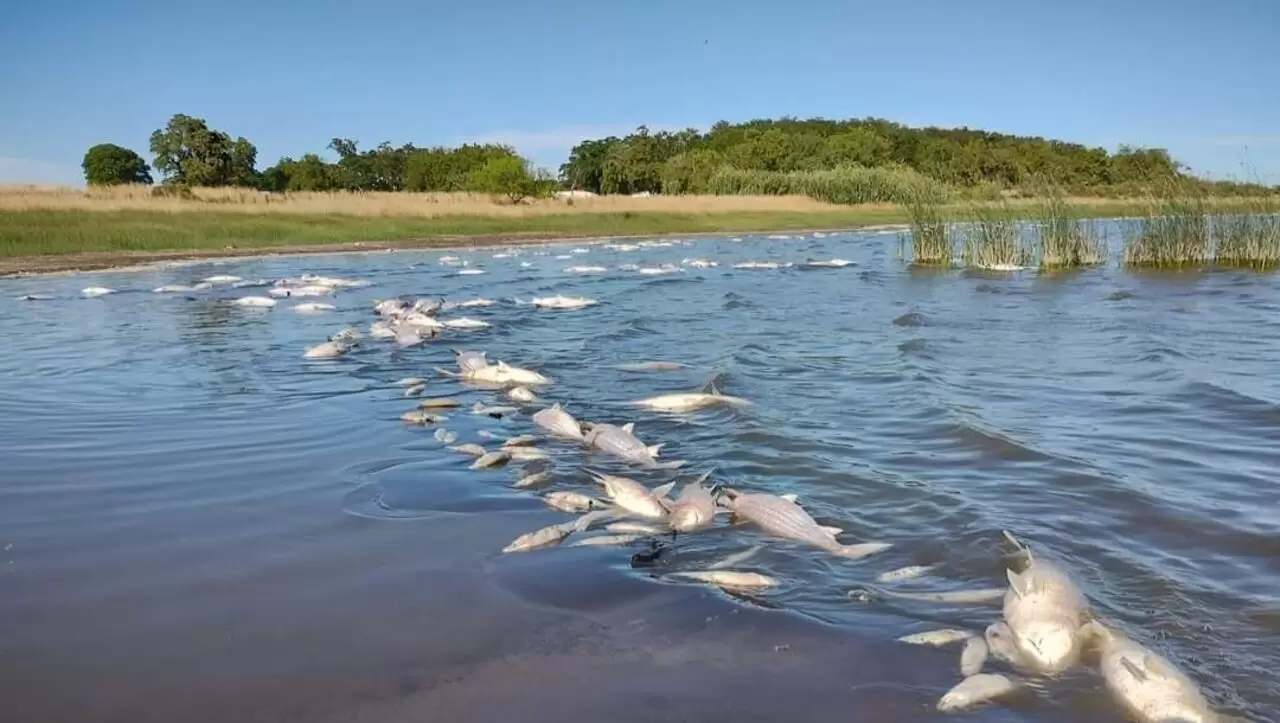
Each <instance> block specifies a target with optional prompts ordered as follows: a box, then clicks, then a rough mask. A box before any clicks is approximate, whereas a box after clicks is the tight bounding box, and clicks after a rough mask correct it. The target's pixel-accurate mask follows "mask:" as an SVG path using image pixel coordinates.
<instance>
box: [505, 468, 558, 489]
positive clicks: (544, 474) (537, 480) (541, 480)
mask: <svg viewBox="0 0 1280 723" xmlns="http://www.w3.org/2000/svg"><path fill="white" fill-rule="evenodd" d="M550 479H551V470H549V469H546V470H543V471H541V472H534V473H532V474H527V475H524V476H523V477H521V478H520V479H517V480H516V481H515V483H513V484H512V485H511V486H512V487H516V488H519V489H528V488H530V487H538V486H539V485H543V484H546V483H547V481H549V480H550Z"/></svg>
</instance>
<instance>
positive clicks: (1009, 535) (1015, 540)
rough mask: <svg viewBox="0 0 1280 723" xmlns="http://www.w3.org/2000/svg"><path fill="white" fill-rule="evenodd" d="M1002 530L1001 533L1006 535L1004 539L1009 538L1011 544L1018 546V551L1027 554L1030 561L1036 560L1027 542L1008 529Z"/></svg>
mask: <svg viewBox="0 0 1280 723" xmlns="http://www.w3.org/2000/svg"><path fill="white" fill-rule="evenodd" d="M1000 532H1001V534H1003V535H1004V539H1006V540H1008V541H1009V543H1010V544H1011V545H1013V546H1014V547H1015V548H1017V550H1018V552H1020V553H1022V554H1024V555H1026V556H1027V560H1028V561H1032V560H1034V558H1033V557H1032V556H1031V548H1030V547H1027V545H1026V543H1024V542H1022V541H1021V540H1019V539H1018V538H1016V537H1014V536H1013V533H1012V532H1009V531H1008V530H1001V531H1000Z"/></svg>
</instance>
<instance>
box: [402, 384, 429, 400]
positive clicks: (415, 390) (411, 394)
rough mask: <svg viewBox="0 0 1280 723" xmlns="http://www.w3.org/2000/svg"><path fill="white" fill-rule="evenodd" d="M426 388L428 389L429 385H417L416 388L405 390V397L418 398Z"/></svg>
mask: <svg viewBox="0 0 1280 723" xmlns="http://www.w3.org/2000/svg"><path fill="white" fill-rule="evenodd" d="M426 388H427V385H425V384H415V385H414V386H412V387H409V388H408V389H406V390H404V395H405V396H406V397H416V396H418V395H419V394H421V393H422V391H423V390H424V389H426Z"/></svg>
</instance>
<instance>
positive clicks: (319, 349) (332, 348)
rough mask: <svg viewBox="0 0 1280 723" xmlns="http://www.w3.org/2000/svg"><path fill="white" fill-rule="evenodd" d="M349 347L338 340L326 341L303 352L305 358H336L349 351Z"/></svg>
mask: <svg viewBox="0 0 1280 723" xmlns="http://www.w3.org/2000/svg"><path fill="white" fill-rule="evenodd" d="M348 349H349V347H348V346H347V345H346V344H341V343H339V342H336V341H326V342H325V343H323V344H316V345H315V346H313V347H310V348H308V349H307V350H306V351H305V352H303V353H302V356H303V358H305V359H334V358H336V357H340V356H342V355H343V354H346V353H347V350H348Z"/></svg>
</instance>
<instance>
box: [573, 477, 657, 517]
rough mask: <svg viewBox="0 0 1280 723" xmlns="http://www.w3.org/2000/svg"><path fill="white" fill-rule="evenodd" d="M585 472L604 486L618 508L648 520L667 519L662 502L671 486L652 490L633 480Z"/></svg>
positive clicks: (606, 493) (607, 494)
mask: <svg viewBox="0 0 1280 723" xmlns="http://www.w3.org/2000/svg"><path fill="white" fill-rule="evenodd" d="M584 471H585V472H586V473H587V474H589V475H591V478H592V479H594V480H595V481H596V482H599V483H600V484H601V485H603V486H604V491H605V495H606V496H607V497H608V498H609V500H610V501H611V502H613V504H615V505H617V506H618V507H620V508H622V509H624V510H626V511H627V512H630V513H631V514H633V515H635V516H636V517H640V518H642V519H646V520H665V519H667V508H666V507H665V506H664V505H663V504H662V502H661V501H660V500H661V498H662V497H664V496H666V493H667V492H668V491H670V489H671V484H665V485H662V486H661V487H658V488H657V489H654V490H650V489H648V488H647V487H645V486H644V485H642V484H640V483H639V482H636V481H635V480H633V479H628V478H626V477H618V476H615V475H610V474H603V473H600V472H595V471H593V470H589V469H588V470H584Z"/></svg>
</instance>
